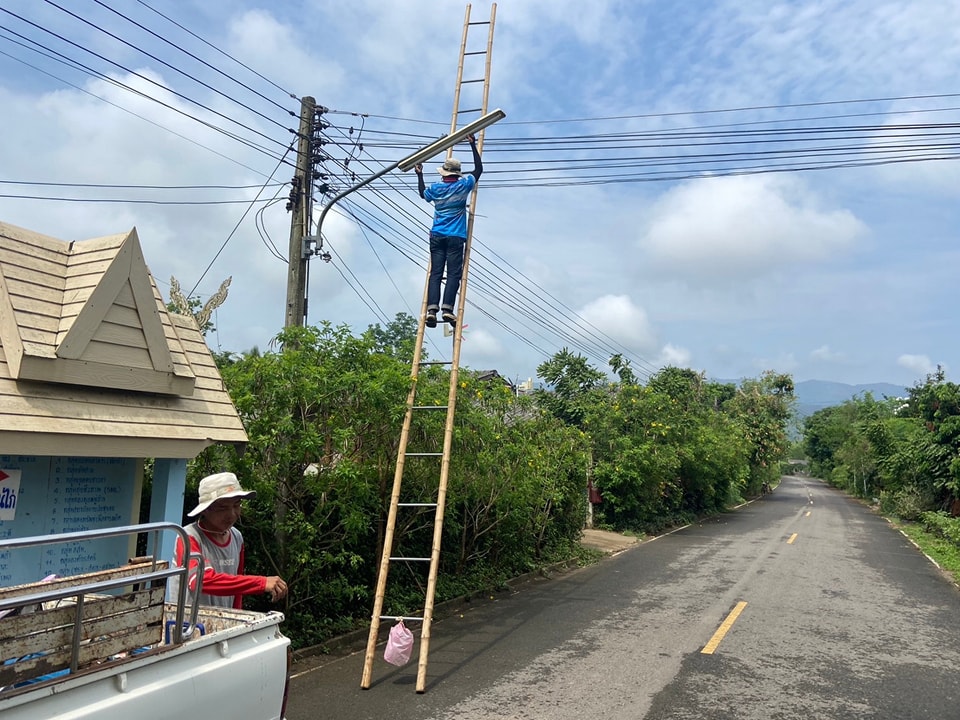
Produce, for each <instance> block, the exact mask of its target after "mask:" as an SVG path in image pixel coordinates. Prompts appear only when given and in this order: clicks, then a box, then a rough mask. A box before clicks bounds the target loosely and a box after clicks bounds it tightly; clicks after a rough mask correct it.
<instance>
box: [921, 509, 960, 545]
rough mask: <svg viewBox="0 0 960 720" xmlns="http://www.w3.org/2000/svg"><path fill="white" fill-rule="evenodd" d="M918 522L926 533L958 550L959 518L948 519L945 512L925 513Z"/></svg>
mask: <svg viewBox="0 0 960 720" xmlns="http://www.w3.org/2000/svg"><path fill="white" fill-rule="evenodd" d="M920 522H921V523H922V524H923V526H924V527H925V528H926V529H927V530H928V531H930V532H932V533H935V534H936V535H939V536H940V537H942V538H943V539H944V540H948V541H950V542H951V543H953V544H954V545H956V546H957V547H958V548H960V518H955V517H950V516H949V515H947V513H945V512H925V513H922V514H921V516H920Z"/></svg>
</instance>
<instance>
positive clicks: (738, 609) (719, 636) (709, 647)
mask: <svg viewBox="0 0 960 720" xmlns="http://www.w3.org/2000/svg"><path fill="white" fill-rule="evenodd" d="M746 606H747V603H746V601H745V600H741V601H740V602H738V603H737V604H736V605H735V606H734V608H733V610H731V611H730V614H729V615H727V619H726V620H724V621H723V623H722V624H721V625H720V627H718V628H717V631H716V632H715V633H714V634H713V637H712V638H710V642H708V643H707V644H706V645H704V646H703V650H701V651H700V652H701V654H703V655H713V651H714V650H716V649H717V646H718V645H719V644H720V641H721V640H723V637H724V635H726V634H727V633H728V632H729V631H730V628H732V627H733V624H734V623H735V622H736V621H737V618H738V617H740V613H742V612H743V609H744V608H745V607H746Z"/></svg>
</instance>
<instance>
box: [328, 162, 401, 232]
mask: <svg viewBox="0 0 960 720" xmlns="http://www.w3.org/2000/svg"><path fill="white" fill-rule="evenodd" d="M399 165H400V163H394V164H393V165H390V166H389V167H385V168H383V170H381V171H380V172H378V173H376V174H374V175H371V176H370V177H368V178H366V179H365V180H361V181H360V182H359V183H357V184H356V185H351V186H350V187H348V188H347V189H346V190H344V191H343V192H341V193H339V194H337V195H334V196H333V197H332V198H330V202H328V203H327V204H326V205H324V206H323V212H321V213H320V218H319V219H318V220H317V237H321V235H320V228H322V227H323V219H324V218H325V217H326V216H327V213H328V212H330V208H332V207H333V206H334V205H335V204H336V203H338V202H339V201H340V200H343V198H345V197H346V196H347V195H349V194H350V193H352V192H353V191H354V190H359V189H360V188H362V187H363V186H364V185H367V184H369V183H372V182H373V181H374V180H376V179H377V178H381V177H383V176H384V175H386V174H387V173H388V172H392V171H394V170H396V169H397V167H398V166H399ZM321 242H322V238H321Z"/></svg>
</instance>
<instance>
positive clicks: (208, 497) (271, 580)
mask: <svg viewBox="0 0 960 720" xmlns="http://www.w3.org/2000/svg"><path fill="white" fill-rule="evenodd" d="M199 490H200V498H199V502H198V503H197V506H196V507H195V508H194V509H193V510H191V511H190V512H189V513H187V515H188V516H189V517H196V518H197V520H196V522H193V523H190V524H189V525H187V526H185V527H184V530H185V531H186V532H187V535H188V536H189V537H190V552H192V553H200V554H201V555H202V556H203V583H202V588H201V589H202V592H201V594H200V603H201V604H203V605H216V606H219V607H227V608H229V607H232V608H236V609H238V610H239V609H242V607H243V596H244V595H257V594H259V593H268V594H269V595H270V599H271V600H274V601H278V600H282V599H283V598H285V597H286V596H287V583H286V582H284V580H283V578H281V577H278V576H272V577H267V576H263V575H244V574H243V569H244V546H243V535H241V534H240V531H239V530H237V529H236V528H235V527H234V525H235V524H236V522H237V520H239V519H240V505H241V502H242V501H243V499H244V498H248V497H254V496H255V495H256V494H257V493H256V492H254V491H252V490H244V489H243V488H242V487H240V481H239V480H237V476H236V475H234V474H233V473H231V472H222V473H216V474H215V475H208V476H207V477H205V478H203V480H201V481H200V488H199ZM184 555H185V553H184V548H183V543H182V542H181V541H180V538H177V547H176V556H175V561H176V563H177V565H179V566H181V567H182V566H183V561H184ZM196 586H197V563H192V564H191V566H190V574H189V588H190V590H193V589H194V588H196ZM174 591H175V589H174Z"/></svg>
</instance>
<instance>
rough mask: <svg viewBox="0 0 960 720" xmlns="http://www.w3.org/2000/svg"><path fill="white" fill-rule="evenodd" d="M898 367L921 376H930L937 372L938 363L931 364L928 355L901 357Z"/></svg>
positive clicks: (898, 359)
mask: <svg viewBox="0 0 960 720" xmlns="http://www.w3.org/2000/svg"><path fill="white" fill-rule="evenodd" d="M897 365H899V366H900V367H904V368H906V369H907V370H910V371H911V372H913V373H914V374H916V375H920V376H924V375H930V374H931V373H934V372H936V371H937V365H936V363H933V362H931V361H930V358H929V357H927V356H926V355H909V354H904V355H901V356H900V357H898V358H897Z"/></svg>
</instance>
